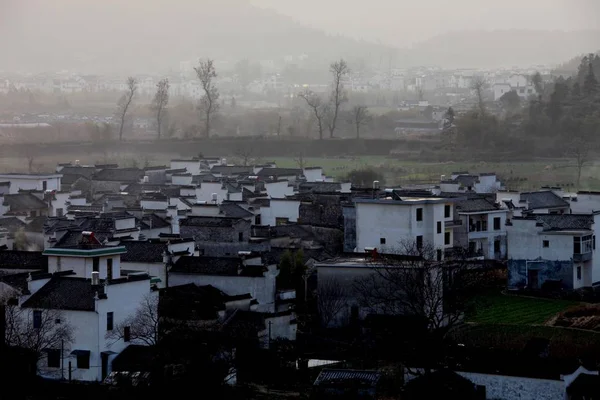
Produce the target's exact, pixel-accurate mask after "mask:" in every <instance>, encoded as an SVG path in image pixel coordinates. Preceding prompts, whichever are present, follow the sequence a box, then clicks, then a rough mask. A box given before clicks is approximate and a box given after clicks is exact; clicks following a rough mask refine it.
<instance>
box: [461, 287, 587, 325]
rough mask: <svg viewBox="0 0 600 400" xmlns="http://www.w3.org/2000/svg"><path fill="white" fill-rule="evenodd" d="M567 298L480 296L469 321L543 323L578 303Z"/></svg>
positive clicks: (512, 323)
mask: <svg viewBox="0 0 600 400" xmlns="http://www.w3.org/2000/svg"><path fill="white" fill-rule="evenodd" d="M577 304H578V303H577V302H573V301H567V300H549V299H537V298H530V297H520V296H513V295H502V294H492V295H487V296H479V297H477V298H476V299H475V301H474V310H473V312H472V313H471V315H469V317H468V321H469V322H474V323H477V324H506V325H541V324H544V323H545V322H546V321H548V320H549V319H550V318H552V317H553V316H555V315H556V314H558V313H559V312H561V311H564V310H565V309H567V308H569V307H572V306H575V305H577Z"/></svg>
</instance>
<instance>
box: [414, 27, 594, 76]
mask: <svg viewBox="0 0 600 400" xmlns="http://www.w3.org/2000/svg"><path fill="white" fill-rule="evenodd" d="M598 48H600V32H599V31H578V32H560V31H529V30H505V31H473V32H468V31H463V32H452V33H448V34H445V35H441V36H436V37H434V38H432V39H429V40H426V41H424V42H422V43H420V44H419V45H416V46H414V47H413V49H412V50H411V52H410V54H411V58H412V60H413V61H414V62H415V63H417V64H434V65H440V66H444V67H511V66H516V65H519V66H529V65H539V64H559V63H561V62H564V61H565V60H569V59H571V58H573V55H575V54H584V53H588V52H590V51H592V50H594V49H598Z"/></svg>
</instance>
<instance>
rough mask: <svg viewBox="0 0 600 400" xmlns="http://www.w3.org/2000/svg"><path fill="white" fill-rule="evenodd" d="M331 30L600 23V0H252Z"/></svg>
mask: <svg viewBox="0 0 600 400" xmlns="http://www.w3.org/2000/svg"><path fill="white" fill-rule="evenodd" d="M251 1H252V3H253V4H255V5H258V6H261V7H266V8H272V9H275V10H277V11H279V12H281V13H283V14H286V15H290V16H293V17H294V18H296V19H298V20H299V21H300V22H302V23H304V24H307V25H311V26H314V27H317V28H321V29H325V30H328V31H329V32H331V33H341V34H344V35H348V36H353V37H356V38H363V39H368V40H374V41H377V40H380V41H382V42H383V43H387V44H391V45H395V46H408V45H411V44H413V43H416V42H420V41H423V40H426V39H427V38H430V37H432V36H435V35H438V34H442V33H444V32H447V31H454V30H472V29H490V30H491V29H493V30H495V29H543V30H581V29H598V28H600V18H598V17H599V16H600V0H501V1H498V0H426V1H421V0H367V1H364V0H251Z"/></svg>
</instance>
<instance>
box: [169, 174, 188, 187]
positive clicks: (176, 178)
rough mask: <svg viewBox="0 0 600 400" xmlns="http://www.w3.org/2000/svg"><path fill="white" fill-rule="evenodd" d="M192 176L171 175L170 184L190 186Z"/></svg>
mask: <svg viewBox="0 0 600 400" xmlns="http://www.w3.org/2000/svg"><path fill="white" fill-rule="evenodd" d="M192 179H193V177H192V175H173V176H172V177H171V182H172V183H173V185H184V186H185V185H191V184H192Z"/></svg>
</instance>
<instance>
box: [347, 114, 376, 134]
mask: <svg viewBox="0 0 600 400" xmlns="http://www.w3.org/2000/svg"><path fill="white" fill-rule="evenodd" d="M371 120H372V116H371V113H370V112H369V109H368V108H367V106H354V107H353V108H352V111H351V112H350V118H349V122H350V124H351V125H352V126H353V127H354V129H355V131H356V138H357V139H360V130H361V128H362V127H363V126H366V125H367V124H368V123H369V122H370V121H371Z"/></svg>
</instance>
